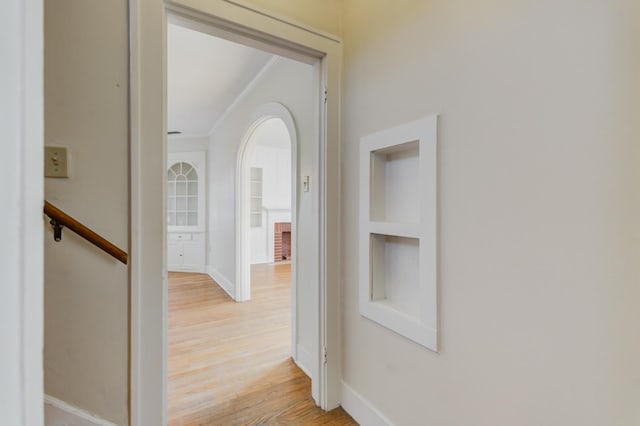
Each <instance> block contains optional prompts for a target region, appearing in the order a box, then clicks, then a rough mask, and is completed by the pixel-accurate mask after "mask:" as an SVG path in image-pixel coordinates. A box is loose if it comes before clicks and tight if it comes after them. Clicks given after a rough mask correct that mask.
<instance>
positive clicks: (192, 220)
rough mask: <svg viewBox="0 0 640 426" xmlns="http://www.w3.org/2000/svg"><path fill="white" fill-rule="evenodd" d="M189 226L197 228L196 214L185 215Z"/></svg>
mask: <svg viewBox="0 0 640 426" xmlns="http://www.w3.org/2000/svg"><path fill="white" fill-rule="evenodd" d="M187 220H188V224H189V226H198V213H187Z"/></svg>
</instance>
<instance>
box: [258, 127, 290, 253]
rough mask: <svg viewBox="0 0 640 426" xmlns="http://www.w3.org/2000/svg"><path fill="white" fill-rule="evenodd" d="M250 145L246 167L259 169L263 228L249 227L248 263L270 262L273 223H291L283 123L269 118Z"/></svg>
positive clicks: (287, 146)
mask: <svg viewBox="0 0 640 426" xmlns="http://www.w3.org/2000/svg"><path fill="white" fill-rule="evenodd" d="M250 143H251V144H252V149H251V152H250V153H248V154H249V155H250V159H249V161H248V163H249V167H259V168H261V169H262V206H263V214H262V226H260V227H255V228H253V227H252V228H251V244H250V245H251V263H252V264H254V263H266V262H273V261H274V258H273V224H272V222H274V221H276V222H290V221H291V141H290V139H289V133H288V131H287V127H286V125H285V124H284V123H283V122H282V120H280V119H271V120H267V121H265V122H264V123H262V124H261V125H260V126H258V128H257V129H256V130H255V131H254V134H253V136H252V138H251V142H250ZM254 144H255V145H254Z"/></svg>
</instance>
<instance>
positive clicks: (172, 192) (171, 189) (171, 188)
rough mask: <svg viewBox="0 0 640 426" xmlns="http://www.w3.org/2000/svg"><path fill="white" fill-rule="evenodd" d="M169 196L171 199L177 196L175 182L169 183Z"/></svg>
mask: <svg viewBox="0 0 640 426" xmlns="http://www.w3.org/2000/svg"><path fill="white" fill-rule="evenodd" d="M167 195H168V196H169V197H171V196H173V195H176V183H175V182H169V183H167Z"/></svg>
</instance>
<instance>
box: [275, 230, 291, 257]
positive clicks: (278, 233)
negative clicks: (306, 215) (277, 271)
mask: <svg viewBox="0 0 640 426" xmlns="http://www.w3.org/2000/svg"><path fill="white" fill-rule="evenodd" d="M284 260H291V222H276V223H274V224H273V261H274V262H282V261H284Z"/></svg>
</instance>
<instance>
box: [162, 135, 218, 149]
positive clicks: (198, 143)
mask: <svg viewBox="0 0 640 426" xmlns="http://www.w3.org/2000/svg"><path fill="white" fill-rule="evenodd" d="M208 149H209V137H208V136H171V135H169V136H168V137H167V152H197V151H206V150H208Z"/></svg>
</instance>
